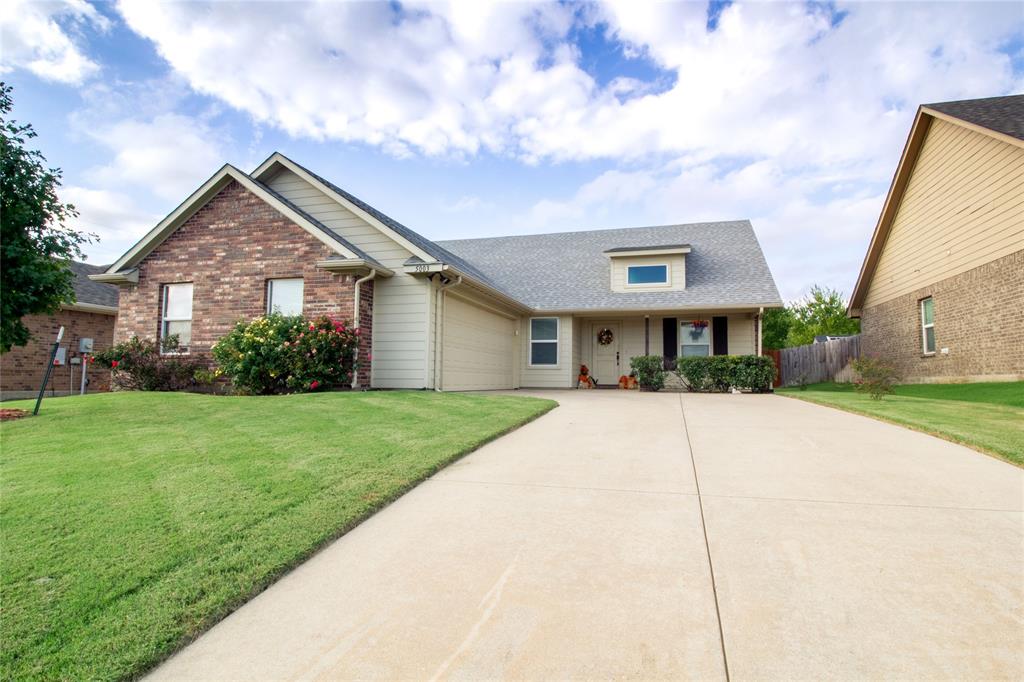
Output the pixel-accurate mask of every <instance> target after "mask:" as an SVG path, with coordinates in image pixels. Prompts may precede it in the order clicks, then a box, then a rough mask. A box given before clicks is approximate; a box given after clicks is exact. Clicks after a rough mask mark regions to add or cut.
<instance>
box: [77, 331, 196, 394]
mask: <svg viewBox="0 0 1024 682" xmlns="http://www.w3.org/2000/svg"><path fill="white" fill-rule="evenodd" d="M162 346H163V350H164V352H166V353H173V352H174V351H175V350H176V349H177V347H178V339H177V337H176V336H171V337H168V338H166V339H164V341H163V344H162ZM95 358H96V362H98V363H100V364H101V365H103V366H104V367H109V368H110V382H111V384H113V386H114V388H118V389H122V390H127V391H181V390H184V389H187V388H191V387H192V386H193V384H194V380H193V377H194V376H195V373H196V371H197V370H199V369H202V366H203V365H202V363H200V362H198V361H196V360H195V359H192V358H189V357H188V356H175V355H161V353H160V350H159V348H158V347H157V343H156V341H153V340H149V339H147V340H143V339H140V338H139V337H137V336H133V337H132V338H131V340H129V341H125V342H123V343H119V344H117V345H116V346H113V347H111V348H108V349H107V350H105V351H103V352H101V353H97V354H96V355H95Z"/></svg>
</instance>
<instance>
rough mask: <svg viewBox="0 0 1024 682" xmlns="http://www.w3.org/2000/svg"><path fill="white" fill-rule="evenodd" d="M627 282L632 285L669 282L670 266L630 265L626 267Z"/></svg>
mask: <svg viewBox="0 0 1024 682" xmlns="http://www.w3.org/2000/svg"><path fill="white" fill-rule="evenodd" d="M626 283H627V284H630V285H638V284H639V285H646V284H668V266H667V265H630V266H629V267H628V268H627V269H626Z"/></svg>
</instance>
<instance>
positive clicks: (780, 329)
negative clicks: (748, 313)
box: [761, 308, 793, 350]
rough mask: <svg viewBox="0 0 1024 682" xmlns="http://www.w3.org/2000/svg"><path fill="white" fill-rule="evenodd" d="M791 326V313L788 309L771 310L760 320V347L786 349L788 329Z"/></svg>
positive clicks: (765, 312)
mask: <svg viewBox="0 0 1024 682" xmlns="http://www.w3.org/2000/svg"><path fill="white" fill-rule="evenodd" d="M791 326H793V311H792V310H790V309H789V308H771V309H769V310H766V311H764V316H763V317H762V318H761V345H763V346H764V347H765V348H773V349H775V350H778V349H779V348H785V347H786V338H787V337H788V336H789V328H790V327H791Z"/></svg>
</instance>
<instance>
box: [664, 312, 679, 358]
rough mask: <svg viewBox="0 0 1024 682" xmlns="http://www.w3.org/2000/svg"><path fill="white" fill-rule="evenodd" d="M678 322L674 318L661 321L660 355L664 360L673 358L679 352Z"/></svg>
mask: <svg viewBox="0 0 1024 682" xmlns="http://www.w3.org/2000/svg"><path fill="white" fill-rule="evenodd" d="M678 331H679V320H677V319H676V318H674V317H666V318H663V319H662V321H661V339H662V346H661V354H662V355H663V356H664V357H666V358H675V357H676V355H677V354H678V352H679V348H678V347H679V343H678V339H679V337H678V336H676V334H677V333H678Z"/></svg>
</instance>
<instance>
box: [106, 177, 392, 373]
mask: <svg viewBox="0 0 1024 682" xmlns="http://www.w3.org/2000/svg"><path fill="white" fill-rule="evenodd" d="M332 255H335V253H334V252H333V251H332V250H331V249H330V248H328V247H327V246H326V245H324V244H323V243H322V242H320V241H319V240H318V239H316V238H315V237H313V236H312V235H311V234H309V233H308V232H307V231H306V230H304V229H303V228H301V227H299V226H298V225H296V224H295V223H293V222H292V221H291V220H289V219H287V218H285V217H284V216H283V215H281V213H279V212H278V211H277V210H276V209H274V208H273V207H272V206H269V205H268V204H266V203H265V202H264V201H262V200H261V199H260V198H259V197H257V196H256V195H254V194H252V193H251V192H249V191H248V190H246V189H245V188H244V187H242V186H241V185H239V184H238V183H237V182H231V183H230V184H228V185H227V186H225V187H224V189H223V190H221V191H220V192H219V193H218V194H217V195H216V196H215V197H214V198H213V199H211V200H210V201H209V202H207V203H206V205H204V206H203V207H202V208H200V209H199V210H198V211H196V213H195V214H194V215H192V216H191V217H190V218H189V219H188V220H187V221H186V222H185V223H184V224H183V225H182V226H181V227H179V228H178V229H177V230H176V231H175V232H174V233H173V234H171V235H170V236H169V237H168V238H167V239H166V240H164V242H163V243H162V244H160V245H159V246H157V247H156V249H154V250H153V251H152V252H151V253H150V254H149V255H147V256H146V257H145V258H144V259H143V260H142V262H141V263H140V264H139V282H138V284H137V285H131V286H123V287H121V298H120V305H119V314H118V321H117V328H116V331H115V338H116V340H117V341H118V342H120V341H125V340H127V339H130V338H131V337H132V336H139V337H140V338H149V339H155V338H157V337H158V335H159V332H160V314H161V303H162V302H161V296H162V287H163V285H164V284H171V283H175V282H192V283H193V297H192V344H191V349H190V352H191V354H192V355H193V356H198V357H200V358H206V357H208V356H209V351H210V348H211V347H212V346H213V344H214V343H215V342H216V341H217V339H219V338H220V337H221V336H223V335H224V334H226V333H227V332H228V331H230V329H231V328H232V327H233V326H234V324H235V323H236V322H237V321H238V320H240V319H246V320H249V319H252V318H255V317H258V316H260V315H262V314H264V313H265V312H266V308H267V280H268V279H275V278H285V277H301V278H302V279H303V312H304V314H306V315H308V316H316V315H329V316H331V317H332V318H335V319H339V320H345V321H348V322H351V320H352V319H353V316H352V313H353V302H354V296H353V294H354V291H355V287H354V286H353V285H354V282H355V280H356V279H357V278H356V277H355V276H353V275H340V274H332V273H330V272H327V271H325V270H322V269H319V268H317V267H316V265H315V264H316V262H317V261H319V260H323V259H325V258H327V257H328V256H332ZM360 309H361V311H360V318H361V319H360V325H361V327H362V340H361V342H360V351H359V353H360V358H361V359H362V360H363V361H364V362H363V368H362V369H361V370H360V372H359V383H360V385H362V386H368V385H369V377H370V367H369V363H368V362H366V361H365V360H366V358H367V354H368V353H369V349H370V348H371V344H372V332H373V282H367V283H365V284H363V286H362V290H361V292H360Z"/></svg>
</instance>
